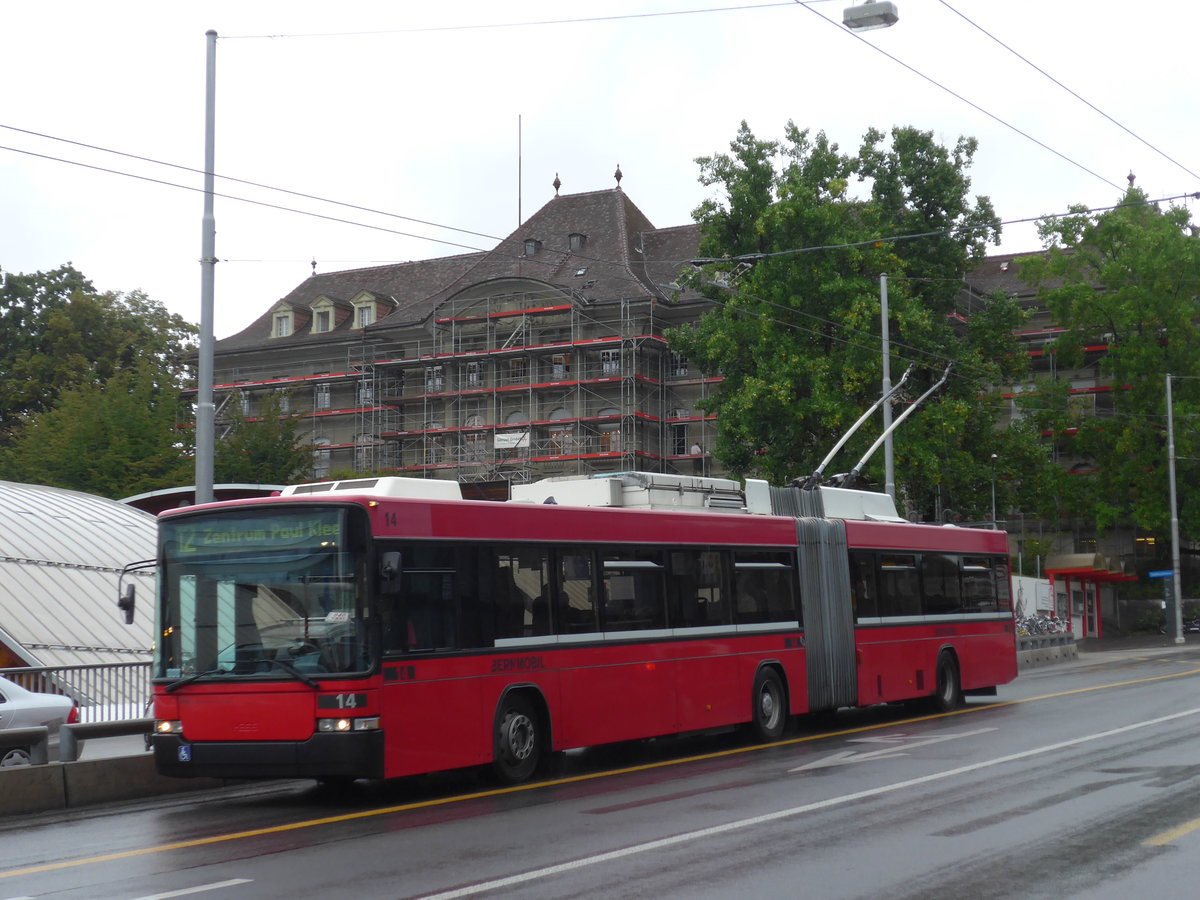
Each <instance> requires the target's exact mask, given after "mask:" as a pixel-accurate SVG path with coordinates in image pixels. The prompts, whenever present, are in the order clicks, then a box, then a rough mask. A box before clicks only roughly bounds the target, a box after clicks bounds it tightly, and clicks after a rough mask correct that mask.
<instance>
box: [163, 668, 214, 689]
mask: <svg viewBox="0 0 1200 900" xmlns="http://www.w3.org/2000/svg"><path fill="white" fill-rule="evenodd" d="M228 671H229V670H228V669H207V670H205V671H203V672H197V673H196V674H195V675H189V676H188V677H187V678H180V679H179V680H178V681H172V682H171V683H170V684H168V685H167V687H166V691H167V693H168V694H170V693H172V692H173V691H177V690H179V689H180V688H181V687H183V686H184V685H185V684H191V683H192V682H193V681H199V680H200V679H201V678H207V677H208V676H209V675H225V674H227V673H228Z"/></svg>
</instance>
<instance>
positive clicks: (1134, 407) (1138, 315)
mask: <svg viewBox="0 0 1200 900" xmlns="http://www.w3.org/2000/svg"><path fill="white" fill-rule="evenodd" d="M1041 233H1042V238H1043V241H1044V242H1045V244H1046V253H1045V254H1044V255H1042V256H1039V257H1034V258H1031V259H1030V260H1029V261H1028V262H1026V263H1025V264H1024V265H1023V266H1022V267H1021V276H1022V278H1023V279H1025V280H1026V281H1028V282H1030V283H1032V284H1034V285H1037V286H1039V288H1040V297H1041V298H1042V300H1043V301H1044V302H1045V303H1046V304H1047V305H1048V307H1049V309H1050V311H1051V314H1052V317H1053V320H1054V321H1055V323H1056V324H1058V325H1059V326H1061V327H1062V328H1063V329H1064V330H1063V332H1062V333H1061V335H1060V336H1059V337H1057V338H1056V340H1055V342H1054V347H1053V350H1054V353H1055V357H1056V365H1057V368H1058V369H1059V370H1060V371H1074V372H1075V373H1076V375H1077V376H1078V375H1079V373H1080V372H1081V371H1083V372H1087V371H1088V370H1090V376H1089V385H1088V386H1091V387H1096V388H1101V389H1102V391H1101V395H1100V401H1099V402H1098V404H1097V411H1096V413H1095V414H1092V413H1091V411H1090V410H1088V411H1086V412H1084V411H1082V410H1080V409H1078V408H1074V407H1073V406H1072V404H1073V403H1074V402H1075V400H1074V398H1072V397H1071V396H1070V395H1069V393H1068V388H1069V387H1070V385H1069V384H1067V383H1065V381H1063V380H1057V381H1056V380H1054V379H1053V378H1048V379H1043V380H1041V381H1040V382H1039V383H1038V385H1037V387H1038V391H1037V392H1036V393H1034V394H1031V395H1030V397H1029V400H1028V401H1027V406H1028V412H1027V416H1028V418H1029V419H1030V421H1031V422H1032V423H1033V427H1034V428H1037V429H1040V430H1043V431H1047V432H1052V433H1053V434H1055V435H1056V438H1057V448H1058V451H1059V453H1060V455H1061V456H1062V457H1063V458H1064V460H1065V461H1066V462H1067V463H1068V464H1073V465H1074V467H1075V468H1076V470H1077V472H1078V473H1079V474H1078V475H1077V476H1076V477H1073V478H1071V479H1069V483H1068V484H1067V485H1066V486H1065V491H1064V495H1065V502H1064V507H1065V509H1064V512H1066V513H1067V514H1069V515H1074V516H1077V517H1081V518H1085V519H1086V520H1087V521H1088V522H1089V523H1094V525H1095V527H1096V529H1097V531H1098V532H1099V533H1103V532H1105V531H1106V530H1108V529H1110V528H1112V527H1114V526H1118V525H1120V526H1125V527H1130V526H1131V527H1134V528H1138V529H1144V530H1145V531H1148V532H1150V533H1152V534H1154V535H1156V536H1158V537H1159V538H1160V539H1163V542H1164V544H1165V539H1166V537H1167V535H1168V533H1169V525H1170V512H1169V504H1168V502H1167V497H1168V485H1167V466H1166V458H1167V448H1166V443H1165V424H1166V423H1165V412H1166V410H1165V400H1166V386H1165V381H1164V378H1165V376H1166V375H1167V374H1168V373H1169V374H1171V375H1173V376H1180V379H1179V381H1178V382H1177V383H1176V384H1175V385H1174V393H1175V403H1174V406H1175V410H1174V411H1175V416H1176V419H1177V422H1178V425H1177V447H1176V453H1177V455H1178V456H1179V457H1180V468H1179V474H1178V481H1179V484H1181V485H1186V484H1191V483H1195V480H1196V478H1197V477H1198V476H1200V469H1198V468H1197V465H1196V462H1195V460H1196V458H1197V457H1200V429H1198V428H1197V422H1200V418H1198V416H1200V330H1198V325H1197V322H1198V317H1200V239H1198V238H1197V237H1196V235H1195V233H1194V230H1193V229H1192V227H1191V223H1190V215H1189V213H1188V211H1187V210H1186V209H1184V208H1182V207H1176V206H1171V207H1169V208H1167V209H1162V208H1160V207H1159V206H1158V205H1156V204H1153V203H1148V202H1147V197H1146V195H1145V193H1144V192H1142V191H1141V190H1138V189H1135V188H1132V187H1131V188H1130V190H1129V191H1128V192H1127V193H1126V194H1125V196H1124V198H1123V200H1122V202H1121V203H1120V205H1118V206H1117V207H1115V208H1114V209H1112V210H1109V211H1107V212H1104V213H1102V214H1100V215H1089V214H1088V213H1087V212H1086V211H1085V210H1084V209H1083V208H1082V207H1080V208H1077V209H1075V210H1072V213H1071V214H1069V215H1066V216H1063V217H1060V218H1055V219H1049V220H1046V221H1044V222H1042V223H1041ZM1084 399H1090V396H1089V397H1085V398H1084ZM1179 515H1180V527H1181V531H1183V532H1185V533H1186V534H1188V535H1190V536H1192V537H1196V536H1200V497H1193V493H1192V492H1189V491H1180V512H1179Z"/></svg>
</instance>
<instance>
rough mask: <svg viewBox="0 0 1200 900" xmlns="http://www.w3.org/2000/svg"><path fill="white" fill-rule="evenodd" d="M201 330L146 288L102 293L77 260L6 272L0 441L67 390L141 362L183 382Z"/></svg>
mask: <svg viewBox="0 0 1200 900" xmlns="http://www.w3.org/2000/svg"><path fill="white" fill-rule="evenodd" d="M195 333H196V328H195V326H193V325H191V324H189V323H188V322H187V321H185V320H184V319H183V318H181V317H180V316H178V315H175V314H174V313H169V312H167V310H166V309H165V307H163V306H162V304H160V303H158V302H157V301H154V300H151V299H149V298H148V297H147V296H146V295H145V294H143V293H141V292H140V291H133V292H131V293H128V294H121V293H99V292H97V291H96V290H95V288H94V287H93V286H92V283H91V282H90V281H89V280H88V279H87V278H85V277H84V276H83V275H82V274H81V273H80V272H79V271H78V270H76V269H75V268H73V267H72V266H71V265H70V264H67V265H64V266H60V267H59V268H58V269H55V270H53V271H51V272H35V273H33V274H14V273H11V272H8V273H3V272H0V372H2V373H3V374H4V377H3V378H0V446H3V445H4V444H6V443H8V442H9V441H11V440H12V439H13V437H14V432H13V429H14V427H15V425H16V423H17V422H18V421H19V420H20V419H21V417H23V416H26V415H28V414H32V413H40V412H44V411H47V410H49V409H51V408H53V406H54V404H55V401H56V400H57V398H58V397H59V396H60V394H61V393H62V392H63V391H66V390H69V389H70V388H73V387H77V386H83V385H93V386H98V385H103V384H105V383H106V382H107V381H108V380H109V379H110V378H112V377H113V376H114V375H115V374H117V373H118V372H121V371H124V370H128V369H130V368H132V367H134V366H136V365H138V364H141V363H150V364H152V365H153V366H154V367H155V368H156V370H157V372H158V378H159V380H160V381H162V382H163V383H164V384H166V383H168V382H172V383H174V384H175V385H176V386H178V387H181V386H182V385H183V384H184V382H185V381H187V380H188V375H187V372H188V358H189V355H190V354H191V353H192V352H194V347H193V345H192V338H193V336H194V335H195Z"/></svg>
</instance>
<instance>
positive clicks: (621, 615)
mask: <svg viewBox="0 0 1200 900" xmlns="http://www.w3.org/2000/svg"><path fill="white" fill-rule="evenodd" d="M663 574H664V573H663V566H662V562H661V557H660V555H659V553H658V552H656V551H652V552H637V551H623V550H620V551H605V554H604V574H603V590H604V619H603V623H604V624H603V627H604V631H606V632H609V631H645V630H647V629H651V628H665V627H666V625H667V609H666V597H665V595H664V591H663Z"/></svg>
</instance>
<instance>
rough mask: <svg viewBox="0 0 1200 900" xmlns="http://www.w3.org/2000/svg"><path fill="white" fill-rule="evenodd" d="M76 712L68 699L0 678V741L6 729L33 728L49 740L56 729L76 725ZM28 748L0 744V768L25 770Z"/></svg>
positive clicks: (55, 732) (73, 704) (28, 755)
mask: <svg viewBox="0 0 1200 900" xmlns="http://www.w3.org/2000/svg"><path fill="white" fill-rule="evenodd" d="M78 720H79V709H78V707H76V706H75V702H74V701H73V700H72V699H71V698H70V697H64V696H62V695H61V694H40V693H37V692H35V691H29V690H26V689H25V688H23V687H21V686H20V685H19V684H16V683H14V682H12V681H10V680H9V679H7V678H5V677H4V676H3V675H0V740H2V739H3V732H5V731H7V730H9V729H10V728H34V727H36V726H38V725H45V726H46V727H47V728H49V729H50V734H51V736H52V737H53V736H57V735H58V729H59V727H60V726H62V725H65V724H68V723H72V722H77V721H78ZM29 762H30V748H29V747H27V746H25V747H10V746H7V745H5V744H0V767H4V766H27V765H29Z"/></svg>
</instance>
